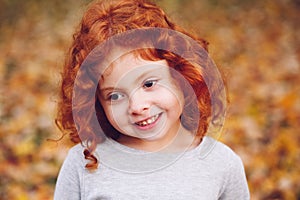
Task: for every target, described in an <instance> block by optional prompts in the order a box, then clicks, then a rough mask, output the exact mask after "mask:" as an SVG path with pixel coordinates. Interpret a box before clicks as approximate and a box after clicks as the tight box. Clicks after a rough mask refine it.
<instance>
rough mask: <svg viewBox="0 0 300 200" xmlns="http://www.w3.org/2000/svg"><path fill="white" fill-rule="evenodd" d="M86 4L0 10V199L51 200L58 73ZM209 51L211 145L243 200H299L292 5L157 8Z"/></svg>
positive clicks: (71, 0) (296, 36)
mask: <svg viewBox="0 0 300 200" xmlns="http://www.w3.org/2000/svg"><path fill="white" fill-rule="evenodd" d="M89 2H90V1H89V0H64V1H60V0H43V1H40V0H26V1H22V0H0V137H1V139H0V199H20V200H27V199H30V200H31V199H52V198H53V191H54V186H55V181H56V176H57V173H58V171H59V168H60V166H61V164H62V162H63V159H64V157H65V155H66V153H67V150H68V148H69V147H70V146H71V143H70V142H68V138H67V137H66V138H64V139H63V140H62V141H61V142H59V143H55V142H51V141H48V140H47V139H58V138H59V137H61V133H60V132H59V130H58V129H57V128H56V127H55V125H54V116H55V111H56V105H55V104H56V98H57V96H56V95H57V91H58V84H59V79H60V74H59V72H60V70H61V67H62V64H63V62H64V55H65V53H66V51H67V49H68V47H69V45H70V42H71V39H72V37H71V36H72V33H73V32H74V30H75V28H76V27H77V24H78V23H79V20H80V17H81V15H82V12H83V11H84V9H85V7H86V5H87V4H88V3H89ZM157 2H158V4H159V5H161V6H162V7H163V8H164V10H166V12H167V13H169V15H170V16H171V17H172V18H173V19H174V20H175V21H176V22H178V23H179V24H181V25H182V26H183V27H185V28H186V29H189V30H191V31H192V32H194V33H197V34H198V35H199V36H201V37H203V38H205V39H207V40H208V41H209V42H210V54H211V57H212V58H213V60H214V61H215V62H216V64H217V65H218V66H219V67H220V68H221V69H222V70H223V71H224V73H225V76H226V80H227V85H228V91H229V97H230V101H231V103H230V105H229V108H228V114H227V120H226V125H225V127H224V132H223V134H222V138H221V140H222V141H223V142H224V143H226V144H227V145H229V146H230V147H231V148H233V149H234V150H235V151H236V152H237V153H238V154H239V155H240V156H241V158H242V159H243V161H244V164H245V170H246V174H247V177H248V183H249V187H250V191H251V196H252V198H251V199H254V200H260V199H262V200H269V199H274V200H275V199H277V200H283V199H287V200H294V199H295V200H299V199H300V167H299V165H300V149H299V146H300V76H299V75H300V66H299V61H300V45H299V44H300V24H299V19H300V14H299V13H300V12H299V10H300V1H299V0H264V1H261V0H160V1H157Z"/></svg>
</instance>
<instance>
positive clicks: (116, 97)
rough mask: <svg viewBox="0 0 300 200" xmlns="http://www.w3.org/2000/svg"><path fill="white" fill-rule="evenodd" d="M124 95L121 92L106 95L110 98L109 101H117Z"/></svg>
mask: <svg viewBox="0 0 300 200" xmlns="http://www.w3.org/2000/svg"><path fill="white" fill-rule="evenodd" d="M123 97H124V95H123V94H121V93H117V92H115V93H111V94H110V95H108V99H109V100H111V101H118V100H120V99H122V98H123Z"/></svg>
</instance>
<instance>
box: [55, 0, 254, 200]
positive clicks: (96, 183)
mask: <svg viewBox="0 0 300 200" xmlns="http://www.w3.org/2000/svg"><path fill="white" fill-rule="evenodd" d="M207 44H208V43H207V42H206V41H205V40H203V39H199V38H197V37H195V36H193V35H191V34H189V33H187V32H185V31H184V30H183V29H182V28H180V27H179V26H177V25H176V24H174V23H173V22H171V21H170V19H169V18H168V17H167V16H166V15H165V13H164V12H163V11H162V10H161V9H160V8H159V7H158V6H156V5H155V4H154V3H152V2H150V1H148V0H107V1H96V2H94V3H92V4H91V5H90V7H89V9H88V10H87V11H86V12H85V14H84V16H83V19H82V21H81V26H80V29H79V30H78V31H77V32H76V33H75V34H74V42H73V44H72V46H71V48H70V53H69V56H68V57H67V60H66V63H65V67H64V71H63V73H62V85H61V96H60V97H61V101H60V102H59V105H58V108H59V109H58V110H59V112H58V116H57V119H56V123H57V125H58V126H59V127H60V129H61V130H63V132H64V134H69V135H70V137H71V140H72V141H73V142H74V143H79V144H78V145H76V146H74V147H73V148H72V149H71V150H70V151H69V153H68V156H67V158H66V160H65V161H64V164H63V166H62V168H61V170H60V173H59V176H58V180H57V184H56V190H55V195H54V198H55V199H72V200H73V199H249V191H248V187H247V182H246V178H245V172H244V168H243V164H242V162H241V160H240V158H239V157H238V156H237V155H236V154H235V153H234V152H233V151H232V150H230V149H229V148H228V147H227V146H225V145H224V144H222V143H219V142H217V141H216V140H215V139H213V138H212V137H209V136H207V135H208V133H210V134H211V133H215V132H219V131H220V130H219V128H218V127H220V126H221V125H222V122H223V116H224V113H225V102H224V100H223V99H224V87H223V84H222V83H223V82H222V79H221V78H220V75H219V74H218V71H217V69H216V68H215V66H214V64H213V62H212V61H211V60H210V59H209V57H208V55H207ZM212 127H213V128H212ZM205 135H206V136H205Z"/></svg>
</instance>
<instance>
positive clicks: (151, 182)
mask: <svg viewBox="0 0 300 200" xmlns="http://www.w3.org/2000/svg"><path fill="white" fill-rule="evenodd" d="M83 150H84V148H83V147H82V146H81V145H80V144H79V145H76V146H74V147H73V148H71V149H70V151H69V153H68V155H67V157H66V159H65V161H64V163H63V165H62V168H61V170H60V173H59V176H58V179H57V183H56V189H55V194H54V199H55V200H76V199H86V200H92V199H98V200H100V199H101V200H117V199H122V200H123V199H125V200H127V199H128V200H140V199H141V200H146V199H151V200H153V199H159V200H167V199H168V200H186V199H188V200H194V199H197V200H201V199H203V200H216V199H228V200H229V199H230V200H248V199H250V197H249V196H250V195H249V190H248V185H247V181H246V176H245V172H244V167H243V163H242V161H241V159H240V158H239V157H238V156H237V155H236V154H235V153H234V152H233V151H232V150H231V149H230V148H229V147H227V146H226V145H224V144H222V143H220V142H218V141H216V140H214V139H213V138H211V137H204V139H203V141H202V142H201V144H200V145H198V146H197V147H196V148H194V149H192V150H187V151H184V152H181V153H159V152H158V153H149V152H143V151H140V150H136V149H132V148H129V147H126V146H124V145H121V144H119V143H117V142H115V141H113V140H111V139H107V140H106V141H104V142H103V143H101V144H99V145H98V147H97V149H96V152H95V153H96V155H97V157H98V158H99V160H100V164H99V167H98V169H97V170H96V171H93V172H90V171H88V170H86V169H85V164H86V163H87V161H86V160H85V159H84V157H83Z"/></svg>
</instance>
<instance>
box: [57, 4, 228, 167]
mask: <svg viewBox="0 0 300 200" xmlns="http://www.w3.org/2000/svg"><path fill="white" fill-rule="evenodd" d="M151 27H153V28H164V29H169V30H174V31H176V32H180V33H182V34H184V35H186V36H188V37H189V38H191V39H193V40H194V41H196V43H197V45H198V46H200V47H201V49H202V51H204V53H203V52H200V51H199V48H196V47H193V46H192V45H191V44H190V43H189V42H187V41H185V40H183V39H182V38H180V37H178V36H176V35H174V36H170V35H167V36H166V35H160V36H158V38H155V40H156V42H157V43H160V44H162V43H163V44H164V45H165V46H166V49H172V48H174V47H179V48H180V52H182V55H183V54H184V55H185V56H184V57H185V59H183V58H182V57H181V56H179V55H177V54H175V53H172V52H170V51H167V50H163V49H156V48H154V47H153V48H147V49H139V50H135V53H136V54H137V55H138V56H141V57H142V58H143V59H147V60H166V61H167V63H168V64H169V66H170V67H171V68H173V69H175V70H176V71H177V72H179V73H180V74H181V75H182V76H183V77H184V78H185V79H186V80H187V82H188V84H189V85H190V87H191V88H192V89H193V92H194V94H195V95H196V99H194V100H193V99H192V100H191V99H189V97H190V93H189V92H186V88H187V86H186V84H187V83H186V82H182V81H180V79H178V78H176V74H174V73H173V74H172V75H173V77H174V78H175V79H176V80H179V85H180V87H181V88H182V91H183V92H184V96H185V99H186V101H185V102H186V105H185V108H184V111H186V112H184V113H183V114H182V119H181V121H182V124H183V126H184V127H186V128H187V129H188V130H191V131H195V132H196V136H197V137H198V138H199V139H202V137H203V136H204V135H205V134H206V132H207V130H208V126H209V123H210V122H211V121H214V120H215V119H217V118H218V117H219V115H221V114H223V113H224V105H223V102H222V99H221V98H220V97H218V94H219V93H220V91H222V90H223V88H222V85H223V84H222V83H220V82H214V81H213V78H210V76H209V74H210V70H212V68H213V67H212V65H213V63H212V62H211V61H210V60H209V58H208V56H207V55H206V53H207V46H208V43H207V42H206V41H205V40H203V39H201V38H198V37H196V36H194V35H192V34H190V33H188V32H186V31H185V30H183V29H182V28H181V27H179V26H178V25H176V24H175V23H173V22H172V21H171V20H170V19H169V18H168V17H167V16H166V14H165V12H164V11H163V10H162V9H161V8H159V7H158V6H157V5H156V4H154V3H153V2H151V1H149V0H102V1H96V2H93V3H92V4H91V5H90V6H89V8H88V9H87V11H86V12H85V14H84V16H83V18H82V21H81V23H80V27H79V29H78V30H77V31H76V33H75V34H74V35H73V39H74V40H73V43H72V45H71V47H70V49H69V54H68V56H67V58H66V61H65V64H64V68H63V72H62V82H61V92H60V100H59V102H58V113H57V117H56V124H57V126H58V127H59V128H60V129H61V130H62V131H63V135H66V134H69V135H70V138H71V141H72V142H74V143H82V142H83V141H87V143H86V147H85V148H86V149H85V151H84V156H85V158H86V159H88V160H89V161H90V162H89V163H88V164H87V165H86V168H87V169H95V168H97V166H98V163H99V161H98V159H97V158H96V157H95V156H94V154H93V153H94V151H95V149H96V146H97V144H99V143H101V141H102V138H101V137H100V135H99V134H97V131H95V129H97V127H89V126H88V124H89V122H88V120H89V119H88V118H82V117H81V118H80V113H81V112H86V113H88V112H89V109H91V108H93V109H95V110H96V114H97V119H98V121H99V123H100V124H101V128H102V129H103V130H104V132H105V134H106V135H107V136H108V137H111V138H114V139H116V138H117V137H118V135H119V134H120V133H118V132H117V131H116V130H115V129H114V128H113V127H112V126H111V125H110V124H109V122H108V120H107V118H106V116H105V113H104V111H103V108H102V106H101V104H100V102H99V100H98V99H97V98H96V96H97V95H94V96H93V97H90V96H84V95H78V98H81V99H80V100H79V102H82V103H80V104H78V105H76V106H75V105H73V104H72V98H73V95H74V93H73V90H74V87H75V86H76V87H79V88H82V89H87V88H91V87H93V84H95V82H92V80H95V79H96V80H98V79H97V78H98V77H92V76H93V75H91V83H88V82H85V83H80V82H79V83H75V79H76V76H77V75H78V73H79V71H80V70H79V69H80V67H81V65H82V64H83V62H84V61H85V59H86V58H87V57H88V55H89V54H90V53H91V52H92V51H93V49H95V48H96V47H97V46H98V45H99V44H101V43H103V42H104V41H106V40H108V39H109V38H111V37H112V36H116V35H118V34H121V33H125V32H126V31H129V30H135V29H140V28H151ZM134 39H135V40H139V39H140V40H143V38H142V37H141V38H134ZM119 45H121V46H122V45H123V46H124V45H128V42H127V43H126V42H124V43H123V44H122V42H121V43H120V44H119ZM197 49H198V50H197ZM101 53H102V55H103V54H105V53H106V52H105V51H104V52H101ZM104 56H105V55H104ZM187 58H188V59H187ZM97 59H98V60H100V61H99V62H101V57H98V58H97ZM201 67H202V68H205V70H200V69H201ZM92 70H93V69H90V71H89V74H93V72H92ZM173 71H174V70H173ZM171 73H172V72H171ZM205 77H208V78H205ZM97 84H98V82H97ZM90 99H93V100H92V101H91V100H90ZM212 99H214V102H213V103H214V104H216V105H217V106H216V108H217V111H215V112H212V111H211V109H212ZM74 112H76V113H79V114H78V116H74ZM199 112H200V116H196V115H197V113H199ZM195 116H196V117H195ZM76 117H77V118H76ZM195 119H199V120H196V121H195ZM75 120H76V121H80V124H81V126H78V125H77V124H75Z"/></svg>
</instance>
